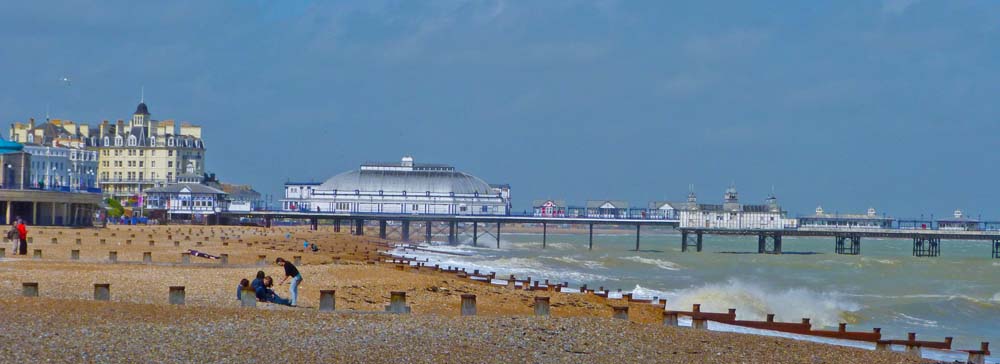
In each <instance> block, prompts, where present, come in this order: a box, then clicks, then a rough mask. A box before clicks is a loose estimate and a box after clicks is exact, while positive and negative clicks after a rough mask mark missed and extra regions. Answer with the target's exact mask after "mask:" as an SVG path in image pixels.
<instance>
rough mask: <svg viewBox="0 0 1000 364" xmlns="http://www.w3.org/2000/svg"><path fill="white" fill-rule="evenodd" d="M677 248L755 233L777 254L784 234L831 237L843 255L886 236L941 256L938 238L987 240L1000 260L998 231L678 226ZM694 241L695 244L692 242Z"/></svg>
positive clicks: (920, 253)
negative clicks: (707, 238) (711, 237)
mask: <svg viewBox="0 0 1000 364" xmlns="http://www.w3.org/2000/svg"><path fill="white" fill-rule="evenodd" d="M679 230H680V231H681V251H685V252H686V251H688V247H690V246H692V245H693V244H696V246H697V251H699V252H700V251H701V248H702V243H701V242H702V238H703V236H704V235H736V236H756V237H757V253H760V254H781V252H782V241H781V238H782V237H785V236H796V237H832V238H833V241H834V252H835V253H837V254H843V255H860V254H861V238H864V237H867V238H890V239H911V240H913V256H915V257H936V256H940V255H941V241H942V240H969V241H988V242H990V244H991V246H992V257H993V258H996V259H1000V231H996V230H990V231H980V230H941V229H935V230H930V229H906V228H886V229H867V228H787V229H771V230H768V229H706V228H683V227H682V228H680V229H679ZM692 241H696V243H692Z"/></svg>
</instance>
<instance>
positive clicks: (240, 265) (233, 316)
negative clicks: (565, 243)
mask: <svg viewBox="0 0 1000 364" xmlns="http://www.w3.org/2000/svg"><path fill="white" fill-rule="evenodd" d="M30 236H31V237H32V238H33V239H32V240H33V242H32V243H31V244H29V247H28V249H29V252H28V255H26V256H12V255H11V252H10V247H9V244H4V246H3V247H5V248H7V253H6V256H5V257H4V258H3V259H2V260H0V306H2V307H3V310H2V313H0V340H2V342H3V343H5V344H10V345H2V346H0V362H95V363H106V362H183V363H189V362H190V363H195V362H197V363H204V362H226V363H228V362H233V363H236V362H239V363H246V362H251V363H253V362H274V361H288V362H297V363H312V362H362V361H363V362H413V363H423V362H439V363H441V362H473V363H479V362H483V363H487V362H537V363H541V362H546V363H548V362H580V361H584V362H600V363H604V362H621V361H622V360H639V361H644V362H666V363H692V362H703V363H765V362H766V363H917V362H921V361H920V360H919V359H917V358H913V357H909V356H906V355H904V354H902V353H892V352H875V351H871V350H864V349H857V348H848V347H840V346H834V345H826V344H820V343H812V342H803V341H795V340H790V339H784V338H776V337H764V336H757V335H748V334H736V333H721V332H711V331H705V330H692V329H687V328H677V327H666V326H664V325H663V324H662V321H661V320H662V319H661V316H660V310H662V307H659V306H654V305H650V304H648V303H636V302H625V301H621V300H607V299H604V298H601V297H597V296H594V295H583V294H565V293H556V292H547V291H528V290H513V289H508V288H505V287H502V286H496V285H487V284H481V283H475V282H471V281H470V280H467V279H459V278H457V277H455V275H453V274H452V275H448V274H443V273H439V272H435V271H431V270H426V269H422V270H415V269H405V270H401V269H399V268H398V267H396V266H395V265H393V264H385V263H377V264H373V263H374V262H373V261H374V260H377V258H378V252H379V251H385V250H387V249H388V247H387V245H386V244H385V242H381V241H378V239H373V238H370V237H367V236H365V237H357V236H351V235H349V234H348V233H347V232H342V233H333V232H332V230H330V229H329V228H326V227H324V228H321V229H320V231H309V230H307V229H306V228H298V227H282V228H274V229H270V230H264V229H261V228H254V227H220V226H205V227H202V226H193V227H191V226H145V227H119V226H113V227H108V228H103V229H59V228H49V229H46V228H34V229H31V233H30ZM53 239H55V242H53ZM77 239H79V242H77ZM102 239H103V240H104V242H103V243H101V240H102ZM304 240H305V241H309V242H311V243H316V244H317V245H318V247H319V251H318V252H311V251H305V252H304V251H303V249H302V241H304ZM188 249H195V250H198V251H201V252H205V253H207V254H212V255H221V254H228V262H227V264H222V263H221V262H220V261H219V260H213V259H205V258H199V257H189V258H188V259H190V261H189V262H187V263H185V262H183V259H184V258H182V253H184V252H185V251H187V250H188ZM35 250H41V258H33V253H34V251H35ZM73 250H78V251H79V259H78V260H74V259H71V256H72V254H73V253H72V251H73ZM111 251H114V252H115V254H116V258H117V261H116V262H111V261H110V259H109V252H111ZM144 253H149V255H150V256H151V257H152V261H151V262H146V263H144V262H143V256H144ZM261 256H264V257H263V260H264V261H265V262H266V263H267V264H266V265H258V260H261V259H262V257H261ZM296 256H298V257H301V258H300V259H301V262H302V264H300V265H299V270H300V271H301V272H302V274H303V277H304V282H303V283H302V285H301V286H300V289H299V301H300V302H299V307H294V308H293V307H286V306H278V305H272V304H266V303H258V305H257V307H256V308H242V307H240V302H239V301H237V300H236V286H237V283H238V282H239V280H240V279H242V278H252V276H253V275H254V274H255V273H256V272H257V271H258V270H263V271H265V273H266V274H268V275H271V276H273V277H275V278H277V279H280V275H281V268H280V267H278V266H276V265H274V264H273V262H274V258H277V257H283V258H285V259H288V260H290V261H291V260H292V259H293V257H296ZM540 278H544V277H540ZM24 282H34V283H38V292H39V295H38V297H21V295H22V291H21V289H22V287H21V286H22V283H24ZM98 283H101V284H110V287H111V299H110V301H109V302H100V301H94V300H93V285H94V284H98ZM170 286H183V287H185V294H186V298H185V304H184V305H182V306H178V305H169V304H168V301H167V296H168V287H170ZM320 290H335V291H336V312H334V313H328V312H319V310H318V307H319V291H320ZM275 291H276V292H277V293H278V294H280V295H282V296H284V297H287V286H279V287H275ZM392 291H403V292H406V296H407V302H406V303H407V305H409V306H410V307H411V312H412V313H411V314H410V315H389V314H385V313H382V312H383V311H384V309H385V305H387V304H388V302H389V295H390V292H392ZM462 294H474V295H476V296H477V315H476V316H471V317H470V316H466V317H463V316H460V315H459V313H460V296H461V295H462ZM535 296H546V297H550V300H551V317H549V318H538V317H534V316H532V314H533V309H534V308H533V302H534V297H535ZM625 305H627V306H629V318H628V320H627V321H625V320H618V319H613V318H611V316H612V309H611V306H625Z"/></svg>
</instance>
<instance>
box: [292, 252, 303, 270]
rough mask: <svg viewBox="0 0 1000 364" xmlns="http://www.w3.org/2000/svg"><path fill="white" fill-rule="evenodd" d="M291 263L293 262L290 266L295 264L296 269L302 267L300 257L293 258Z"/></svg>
mask: <svg viewBox="0 0 1000 364" xmlns="http://www.w3.org/2000/svg"><path fill="white" fill-rule="evenodd" d="M292 262H293V263H292V264H295V266H296V267H298V266H300V265H302V256H301V255H296V256H293V257H292Z"/></svg>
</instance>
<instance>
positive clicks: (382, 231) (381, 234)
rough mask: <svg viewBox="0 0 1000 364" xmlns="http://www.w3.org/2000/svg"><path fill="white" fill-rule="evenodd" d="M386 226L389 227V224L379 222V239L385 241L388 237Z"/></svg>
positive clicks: (382, 221) (383, 221)
mask: <svg viewBox="0 0 1000 364" xmlns="http://www.w3.org/2000/svg"><path fill="white" fill-rule="evenodd" d="M386 225H387V223H386V221H385V220H379V221H378V238H379V239H382V240H385V237H386V235H385V228H386Z"/></svg>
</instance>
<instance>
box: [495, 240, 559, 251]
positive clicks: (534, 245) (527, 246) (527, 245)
mask: <svg viewBox="0 0 1000 364" xmlns="http://www.w3.org/2000/svg"><path fill="white" fill-rule="evenodd" d="M508 246H509V247H511V248H514V249H518V250H537V249H541V247H542V242H541V241H530V242H516V243H510V244H508ZM545 249H553V250H573V249H576V247H575V246H574V245H573V244H570V243H545Z"/></svg>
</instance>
